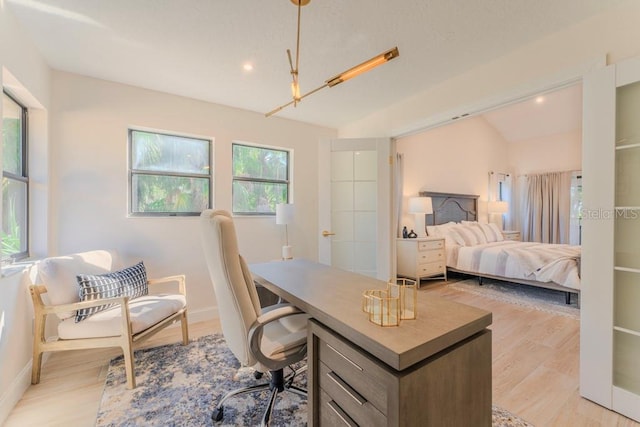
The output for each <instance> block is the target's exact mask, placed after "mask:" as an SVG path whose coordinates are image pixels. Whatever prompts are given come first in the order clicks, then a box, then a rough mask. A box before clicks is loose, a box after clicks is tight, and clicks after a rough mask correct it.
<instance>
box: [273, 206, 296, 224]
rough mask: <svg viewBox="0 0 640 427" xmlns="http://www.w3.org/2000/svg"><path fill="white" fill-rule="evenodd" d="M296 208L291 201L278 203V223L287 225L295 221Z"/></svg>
mask: <svg viewBox="0 0 640 427" xmlns="http://www.w3.org/2000/svg"><path fill="white" fill-rule="evenodd" d="M293 213H294V208H293V205H292V204H290V203H278V204H277V205H276V224H281V225H287V224H291V223H292V222H293Z"/></svg>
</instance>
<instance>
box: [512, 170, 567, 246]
mask: <svg viewBox="0 0 640 427" xmlns="http://www.w3.org/2000/svg"><path fill="white" fill-rule="evenodd" d="M523 187H524V188H523V191H522V194H521V197H522V207H523V210H522V233H523V236H522V237H523V240H525V241H530V242H542V243H569V229H570V216H571V215H570V213H571V172H551V173H543V174H530V175H527V176H526V177H525V178H524V186H523Z"/></svg>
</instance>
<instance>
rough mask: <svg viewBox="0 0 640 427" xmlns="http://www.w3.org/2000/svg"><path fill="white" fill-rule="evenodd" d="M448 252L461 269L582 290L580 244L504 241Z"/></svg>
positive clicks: (454, 265) (452, 263)
mask: <svg viewBox="0 0 640 427" xmlns="http://www.w3.org/2000/svg"><path fill="white" fill-rule="evenodd" d="M447 252H448V254H447V265H448V266H449V267H453V268H455V269H458V270H463V271H467V272H475V273H481V274H488V275H493V276H501V277H505V278H513V279H527V280H535V281H538V282H554V283H557V284H559V285H562V286H566V287H568V288H573V289H580V272H579V271H578V270H579V259H580V246H570V245H555V244H547V243H533V242H515V241H503V242H494V243H485V244H480V245H475V246H452V247H448V249H447Z"/></svg>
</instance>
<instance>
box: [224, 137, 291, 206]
mask: <svg viewBox="0 0 640 427" xmlns="http://www.w3.org/2000/svg"><path fill="white" fill-rule="evenodd" d="M236 145H237V146H241V147H249V148H256V149H259V150H268V151H279V152H283V153H286V155H287V168H286V170H287V176H286V178H285V179H284V180H274V179H266V178H253V177H245V176H236V175H235V173H234V170H233V169H234V168H233V163H234V147H235V146H236ZM292 151H293V150H291V149H287V148H282V147H272V146H268V145H260V144H253V143H249V142H241V141H233V142H232V143H231V214H232V215H238V216H257V217H264V216H275V215H276V212H275V210H274V211H273V212H236V210H235V207H234V206H233V200H234V183H235V182H255V183H266V184H286V186H287V199H286V201H285V203H290V201H291V175H292V174H291V167H292V165H291V163H292V157H293V156H292Z"/></svg>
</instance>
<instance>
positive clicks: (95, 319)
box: [58, 294, 187, 339]
mask: <svg viewBox="0 0 640 427" xmlns="http://www.w3.org/2000/svg"><path fill="white" fill-rule="evenodd" d="M186 305H187V302H186V299H185V297H184V295H180V294H159V295H147V296H143V297H140V298H136V299H134V300H131V301H129V314H130V320H131V329H132V332H133V333H134V334H137V333H138V332H142V331H144V330H145V329H147V328H149V327H151V326H153V325H155V324H156V323H158V322H160V321H161V320H162V319H165V318H167V317H169V316H171V315H172V314H174V313H176V312H178V311H180V310H181V309H182V308H184V307H186ZM123 333H124V331H123V330H122V309H121V308H120V306H116V307H112V308H109V309H107V310H104V311H101V312H99V313H96V314H94V315H93V316H90V317H88V318H87V319H85V320H83V321H82V322H78V323H76V321H75V319H74V318H68V319H65V320H63V321H62V322H60V324H59V325H58V336H59V337H60V338H62V339H78V338H98V337H113V336H118V335H122V334H123Z"/></svg>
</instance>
